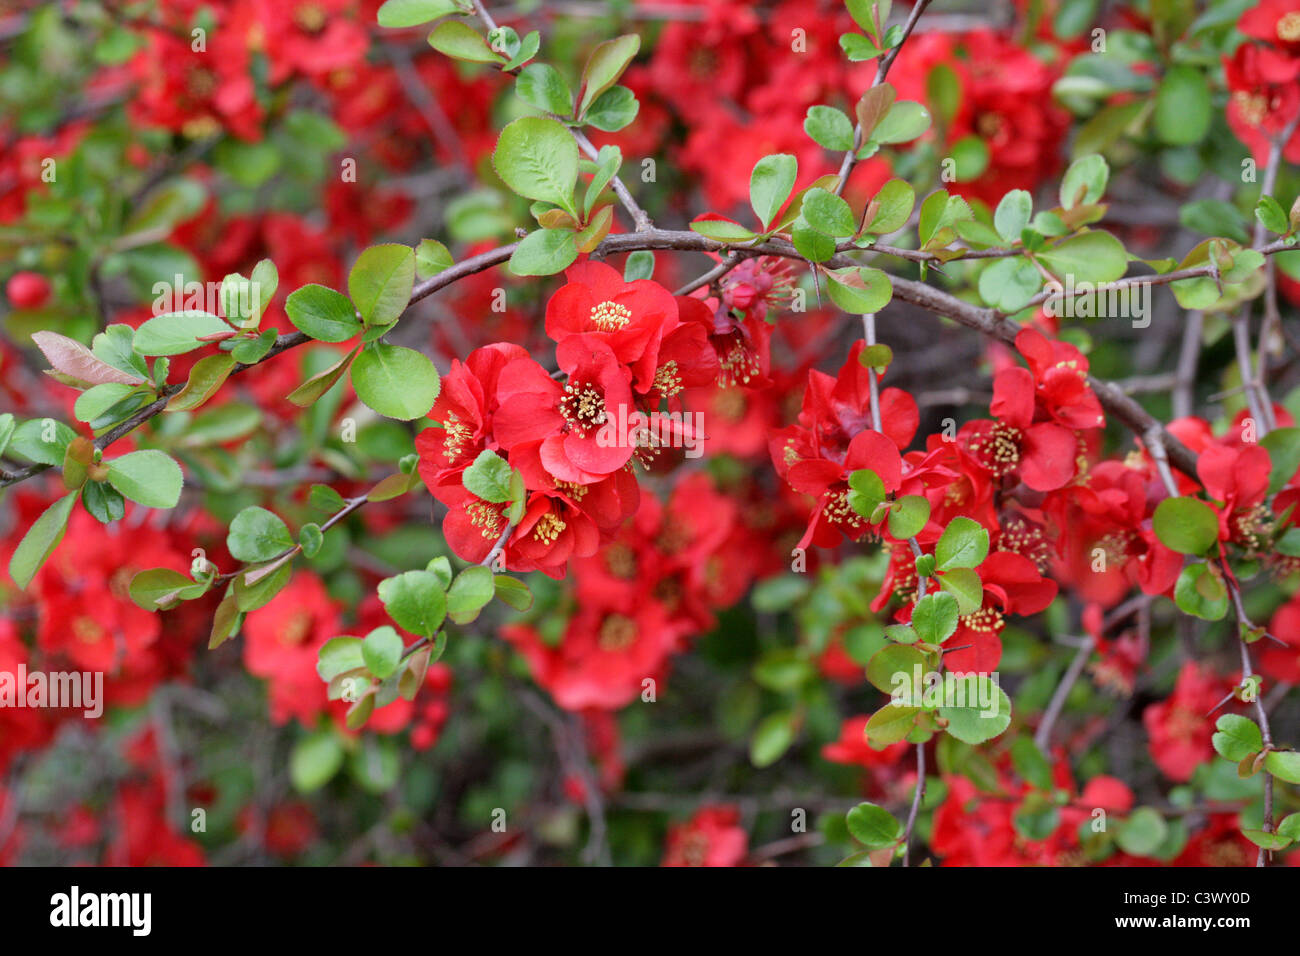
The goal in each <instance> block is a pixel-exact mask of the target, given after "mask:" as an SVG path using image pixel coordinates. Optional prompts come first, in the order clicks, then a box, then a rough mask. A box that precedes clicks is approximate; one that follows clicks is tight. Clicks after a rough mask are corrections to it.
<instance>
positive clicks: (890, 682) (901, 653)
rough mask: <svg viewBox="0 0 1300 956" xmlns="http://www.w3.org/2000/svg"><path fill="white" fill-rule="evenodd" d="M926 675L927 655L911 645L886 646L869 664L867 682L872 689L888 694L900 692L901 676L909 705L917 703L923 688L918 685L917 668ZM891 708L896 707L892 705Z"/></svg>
mask: <svg viewBox="0 0 1300 956" xmlns="http://www.w3.org/2000/svg"><path fill="white" fill-rule="evenodd" d="M918 667H919V668H920V669H921V674H922V675H924V674H925V672H926V670H927V668H926V666H925V655H924V654H922V653H921V652H920V651H919V650H917V649H916V648H915V647H913V646H912V645H910V644H886V645H885V646H884V647H882V648H881V649H880V650H878V651H876V653H874V654H872V655H871V660H869V661H868V662H867V681H868V682H869V683H870V684H871V686H872V687H874V688H876V690H878V691H882V692H884V693H886V694H891V695H892V694H893V693H894V691H895V690H900V691H901V688H900V686H899V685H900V682H899V680H898V679H897V678H898V676H899V675H902V677H903V678H904V680H903V682H902V687H906V688H907V691H906V693H907V694H908V696H907V697H906V698H904V700H906V701H908V703H909V704H911V703H913V702H915V701H917V698H918V697H919V696H920V691H921V688H920V687H918V686H917V685H916V680H915V677H916V668H918ZM890 706H894V705H893V704H891V705H890Z"/></svg>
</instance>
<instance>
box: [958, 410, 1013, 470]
mask: <svg viewBox="0 0 1300 956" xmlns="http://www.w3.org/2000/svg"><path fill="white" fill-rule="evenodd" d="M970 450H971V453H972V454H974V455H976V456H978V457H979V459H980V463H981V464H983V465H984V467H985V468H987V469H988V470H989V472H990V473H991V474H992V475H993V476H994V477H995V478H1001V477H1002V476H1003V475H1005V474H1007V473H1008V472H1010V471H1012V470H1014V469H1015V467H1016V465H1018V464H1020V429H1019V428H1016V427H1015V426H1013V425H1008V424H1007V423H1006V422H994V423H993V427H992V428H991V429H989V431H988V432H986V433H985V434H982V435H977V436H975V437H974V438H973V439H971V443H970Z"/></svg>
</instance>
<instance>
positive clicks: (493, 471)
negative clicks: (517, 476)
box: [461, 449, 513, 504]
mask: <svg viewBox="0 0 1300 956" xmlns="http://www.w3.org/2000/svg"><path fill="white" fill-rule="evenodd" d="M511 471H512V470H511V468H510V465H509V464H507V463H506V460H505V459H504V458H502V457H501V456H500V455H498V454H497V453H496V452H494V451H490V450H488V449H484V450H483V451H481V452H479V454H478V457H477V458H475V459H474V463H473V464H472V465H470V466H469V467H468V468H466V469H465V471H464V472H463V473H462V475H461V482H462V483H463V484H464V485H465V487H466V488H467V489H468V490H469V491H470V492H472V493H473V494H475V495H477V496H478V497H480V498H482V499H483V500H484V501H490V502H492V503H493V504H501V503H502V502H506V501H510V500H511V499H512V497H513V496H512V495H511V493H510V476H511Z"/></svg>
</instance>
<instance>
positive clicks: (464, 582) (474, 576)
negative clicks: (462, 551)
mask: <svg viewBox="0 0 1300 956" xmlns="http://www.w3.org/2000/svg"><path fill="white" fill-rule="evenodd" d="M495 593H496V585H495V583H494V581H493V578H492V572H491V571H489V570H488V569H487V568H485V567H481V566H480V565H472V566H470V567H468V568H466V569H465V570H464V571H462V572H460V574H458V575H457V576H456V580H454V581H452V582H451V587H450V588H449V589H448V591H447V616H448V617H450V618H451V619H452V620H453V621H455V622H456V623H457V624H468V623H470V622H471V621H473V620H474V619H475V618H477V617H478V615H479V612H480V611H482V610H483V608H484V607H486V606H487V604H488V602H489V601H491V600H492V597H493V595H494V594H495Z"/></svg>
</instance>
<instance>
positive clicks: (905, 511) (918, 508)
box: [889, 495, 930, 541]
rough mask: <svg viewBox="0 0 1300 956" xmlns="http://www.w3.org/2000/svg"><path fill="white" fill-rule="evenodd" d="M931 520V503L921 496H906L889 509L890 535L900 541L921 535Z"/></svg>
mask: <svg viewBox="0 0 1300 956" xmlns="http://www.w3.org/2000/svg"><path fill="white" fill-rule="evenodd" d="M929 520H930V502H928V501H926V500H925V499H924V498H922V497H921V496H920V495H904V496H903V497H901V498H899V499H897V500H896V501H895V502H894V503H893V505H892V506H891V507H890V509H889V533H890V534H892V535H893V536H894V537H895V538H897V539H898V540H899V541H906V540H907V539H908V538H911V537H914V536H915V535H917V534H920V532H921V529H922V528H924V527H925V525H926V522H927V521H929Z"/></svg>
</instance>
